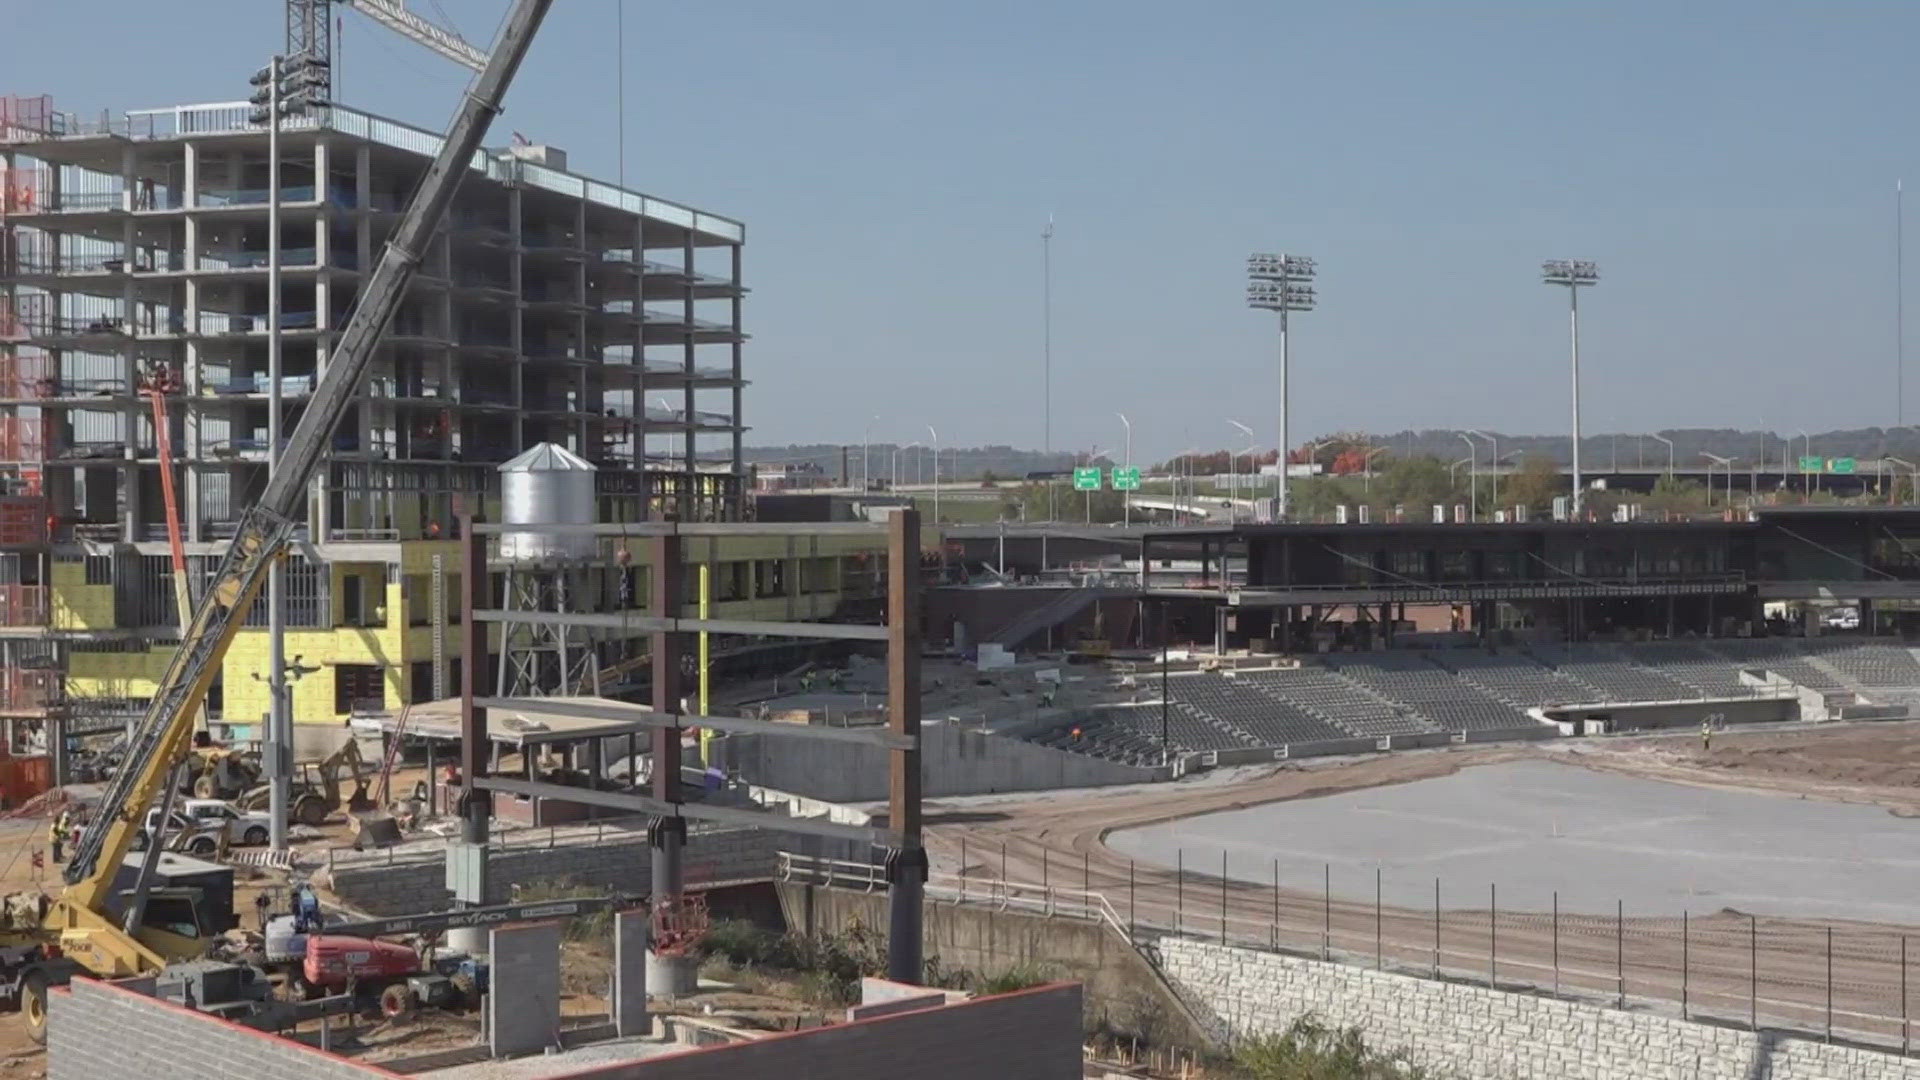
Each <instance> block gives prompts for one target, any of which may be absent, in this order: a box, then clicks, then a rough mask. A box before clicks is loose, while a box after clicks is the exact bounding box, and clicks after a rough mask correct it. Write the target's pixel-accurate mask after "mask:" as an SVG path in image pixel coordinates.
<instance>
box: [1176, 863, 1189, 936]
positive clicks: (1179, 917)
mask: <svg viewBox="0 0 1920 1080" xmlns="http://www.w3.org/2000/svg"><path fill="white" fill-rule="evenodd" d="M1186 914H1187V849H1186V848H1175V849H1174V852H1173V932H1174V933H1176V934H1177V933H1179V932H1180V926H1181V924H1182V923H1184V922H1185V921H1186Z"/></svg>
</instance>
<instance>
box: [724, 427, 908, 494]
mask: <svg viewBox="0 0 1920 1080" xmlns="http://www.w3.org/2000/svg"><path fill="white" fill-rule="evenodd" d="M878 419H880V417H879V416H878V415H875V416H871V417H868V418H867V426H866V428H865V429H864V430H862V431H861V432H860V490H861V491H862V492H868V491H872V490H873V455H872V453H871V452H870V450H871V448H872V446H873V424H874V421H876V420H878ZM687 421H688V422H689V423H691V422H692V421H693V417H691V416H689V417H687Z"/></svg>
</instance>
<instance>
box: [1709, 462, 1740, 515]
mask: <svg viewBox="0 0 1920 1080" xmlns="http://www.w3.org/2000/svg"><path fill="white" fill-rule="evenodd" d="M1700 456H1701V457H1703V458H1706V459H1707V505H1708V506H1712V505H1713V466H1715V465H1718V466H1720V467H1721V468H1723V469H1725V470H1727V509H1729V510H1731V509H1733V463H1734V462H1735V461H1738V460H1740V459H1739V458H1730V457H1721V456H1720V455H1719V454H1709V453H1707V452H1706V451H1704V450H1703V451H1701V452H1700Z"/></svg>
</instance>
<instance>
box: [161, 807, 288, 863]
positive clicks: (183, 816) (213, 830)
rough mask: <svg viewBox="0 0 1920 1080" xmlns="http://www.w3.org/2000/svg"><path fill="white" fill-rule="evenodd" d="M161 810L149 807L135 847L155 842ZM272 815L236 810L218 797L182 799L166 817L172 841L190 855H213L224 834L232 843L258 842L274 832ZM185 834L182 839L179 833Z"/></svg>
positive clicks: (218, 847)
mask: <svg viewBox="0 0 1920 1080" xmlns="http://www.w3.org/2000/svg"><path fill="white" fill-rule="evenodd" d="M159 821H160V810H159V808H158V807H155V808H153V809H151V810H148V811H147V821H146V825H145V826H144V827H143V828H142V829H141V830H140V835H138V836H136V837H134V840H133V847H134V850H135V851H145V850H146V849H147V846H148V845H149V844H151V843H152V842H153V833H154V827H155V826H156V825H157V824H158V823H159ZM271 822H272V818H271V817H270V816H269V815H267V814H266V813H254V812H248V811H243V810H235V809H234V808H233V807H232V806H231V805H230V804H228V803H226V802H223V801H221V800H219V799H183V800H181V803H180V806H179V808H178V809H175V810H174V811H173V813H172V814H170V815H168V817H167V828H166V836H167V838H168V841H169V843H170V845H172V846H175V847H176V848H177V850H181V851H185V852H187V853H188V854H191V855H212V854H214V853H215V852H217V851H218V850H219V849H220V844H221V840H222V839H223V838H224V839H225V841H226V843H227V844H228V845H229V846H233V847H239V846H242V845H251V846H258V845H260V844H264V843H266V842H267V839H268V837H269V836H270V835H271V831H272V830H271ZM182 836H185V839H184V840H182V839H180V837H182Z"/></svg>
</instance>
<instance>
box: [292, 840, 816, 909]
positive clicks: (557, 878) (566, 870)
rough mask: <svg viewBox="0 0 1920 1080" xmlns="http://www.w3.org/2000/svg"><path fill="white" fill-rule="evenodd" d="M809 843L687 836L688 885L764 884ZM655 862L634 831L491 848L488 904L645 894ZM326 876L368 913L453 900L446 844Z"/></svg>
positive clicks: (342, 865) (365, 861)
mask: <svg viewBox="0 0 1920 1080" xmlns="http://www.w3.org/2000/svg"><path fill="white" fill-rule="evenodd" d="M540 835H542V834H539V833H536V834H533V839H534V840H535V841H536V842H537V840H538V838H539V836H540ZM806 839H807V838H804V837H798V836H793V837H787V836H783V835H781V834H779V833H775V832H773V831H771V830H767V829H718V830H712V831H696V832H694V833H693V834H692V835H690V836H689V837H688V838H687V846H686V853H685V856H684V860H685V861H684V864H683V865H684V867H685V871H686V876H687V884H688V885H689V886H690V887H693V888H699V887H701V886H704V885H715V884H726V883H730V882H741V881H765V880H767V879H768V878H770V877H772V876H773V869H774V863H775V861H776V853H777V852H778V851H780V850H781V849H782V848H785V849H786V850H790V851H791V850H803V849H804V848H805V841H806ZM651 865H652V859H651V854H650V852H649V850H648V848H647V841H646V836H645V834H644V833H641V832H638V831H635V830H626V829H621V830H612V831H608V832H606V833H605V834H604V835H603V834H601V833H599V832H598V831H596V830H593V829H584V830H579V831H577V832H574V833H572V834H566V835H565V838H564V839H562V838H560V836H559V835H556V839H555V840H554V842H553V846H552V847H538V846H529V847H522V846H517V845H516V846H513V847H508V848H505V849H496V850H494V851H493V852H492V853H491V855H490V856H489V857H488V867H489V871H490V872H489V874H488V877H487V902H488V903H493V904H504V903H509V902H511V901H512V900H513V886H514V885H516V884H527V883H531V882H556V883H557V882H570V883H572V884H575V885H581V886H587V887H590V888H598V889H606V890H609V891H611V892H618V893H625V894H628V895H632V896H639V895H644V894H645V893H646V892H647V891H648V890H649V888H650V887H651V885H652V882H651V880H650V879H649V876H648V875H649V873H650V871H649V868H650V867H651ZM328 879H329V881H330V882H331V888H332V890H333V894H334V895H335V896H337V897H339V898H340V900H341V902H342V903H345V904H347V905H349V906H351V907H354V908H357V909H359V910H361V911H364V912H366V913H367V914H369V915H404V914H407V913H408V912H416V911H439V910H441V909H443V908H446V907H449V906H451V905H452V903H453V896H452V894H451V893H449V892H448V891H447V871H446V849H445V848H444V846H442V847H434V848H428V849H426V850H423V851H414V852H409V853H407V854H406V855H404V856H398V855H396V856H395V857H394V859H393V861H391V862H388V861H384V860H382V859H381V858H379V857H378V856H377V855H376V856H371V857H364V858H360V859H355V860H354V861H352V862H344V861H343V862H339V863H336V864H335V865H334V867H333V868H332V869H331V870H330V871H329V872H328Z"/></svg>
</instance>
